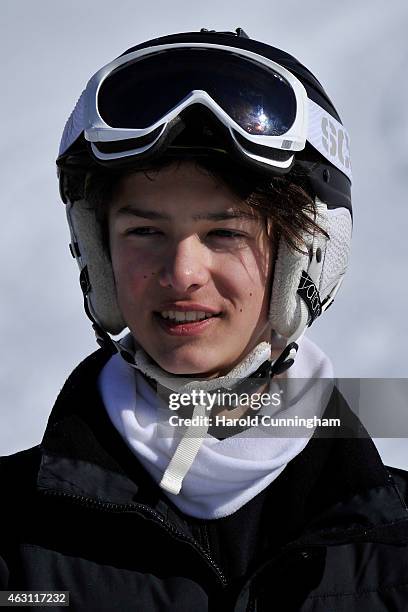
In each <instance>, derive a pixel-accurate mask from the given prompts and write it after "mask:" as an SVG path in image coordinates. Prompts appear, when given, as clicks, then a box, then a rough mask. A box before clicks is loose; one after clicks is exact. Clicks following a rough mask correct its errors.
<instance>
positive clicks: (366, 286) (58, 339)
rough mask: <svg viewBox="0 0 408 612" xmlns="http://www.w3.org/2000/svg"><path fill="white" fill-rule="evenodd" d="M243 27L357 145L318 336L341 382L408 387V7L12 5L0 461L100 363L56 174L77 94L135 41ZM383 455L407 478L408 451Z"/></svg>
mask: <svg viewBox="0 0 408 612" xmlns="http://www.w3.org/2000/svg"><path fill="white" fill-rule="evenodd" d="M238 26H239V27H243V28H244V29H245V30H246V31H247V32H248V34H249V35H250V36H251V37H252V38H256V39H259V40H262V41H264V42H267V43H270V44H272V45H274V46H277V47H281V48H283V49H285V50H286V51H288V52H290V53H292V54H293V55H295V56H296V57H298V58H299V59H300V60H301V61H302V62H303V63H304V64H306V66H308V67H310V68H311V69H312V71H313V72H314V73H315V75H316V76H317V77H318V78H319V80H320V81H321V82H322V83H323V85H324V86H325V87H326V88H327V90H328V92H329V94H330V97H331V98H332V99H333V100H334V102H335V105H336V107H337V109H338V110H339V112H340V115H341V117H342V119H343V122H344V123H345V125H346V126H347V129H348V131H349V133H350V134H351V145H352V161H353V172H354V187H353V206H354V211H355V232H354V243H353V257H352V262H351V265H350V269H349V272H348V275H347V277H346V280H345V282H344V284H343V287H342V290H341V292H340V294H339V296H338V298H337V301H336V304H335V306H333V308H331V309H330V310H329V311H328V312H327V314H326V315H325V316H324V318H322V320H321V321H318V322H317V323H316V325H315V326H314V328H313V329H311V330H310V334H309V336H310V337H311V338H312V339H313V340H315V341H316V342H317V343H318V344H319V345H320V346H321V347H322V348H323V350H324V351H325V352H326V353H327V354H328V355H329V356H330V357H331V359H332V361H333V363H334V366H335V372H336V375H337V376H338V377H368V378H389V377H401V378H406V377H407V376H408V362H407V358H406V354H405V346H406V343H407V338H408V318H407V315H406V311H407V307H408V303H407V302H408V291H407V262H408V247H407V235H408V206H407V205H408V201H407V193H408V118H407V108H408V84H407V83H408V73H407V66H408V42H407V30H408V3H407V2H406V0H394V1H391V2H389V3H384V2H383V1H382V0H381V1H378V0H359V2H354V1H351V0H346V1H344V2H337V3H335V2H331V3H328V2H327V1H325V0H308V1H307V2H301V1H300V0H297V1H295V0H287V1H286V2H284V3H283V2H277V1H276V0H258V1H257V2H256V3H252V4H250V3H248V1H247V0H246V1H245V2H244V1H242V0H231V1H227V0H218V1H217V2H216V1H215V0H207V1H206V2H200V3H198V2H193V3H192V2H187V0H181V1H177V0H173V2H171V3H169V2H167V1H164V0H153V1H152V2H147V1H146V0H139V2H135V1H134V0H116V2H115V3H112V2H111V0H69V2H63V3H62V2H55V0H41V1H40V0H1V3H0V46H1V57H2V87H1V97H0V107H1V120H2V123H1V138H0V148H1V163H0V175H1V179H0V193H1V207H2V209H1V210H2V224H1V230H0V231H1V240H0V261H1V272H0V274H1V278H0V285H1V304H0V309H1V311H0V322H1V323H0V325H1V329H0V338H1V340H0V360H1V361H0V363H1V368H0V388H1V396H2V407H1V410H2V413H1V418H0V455H1V454H9V453H11V452H15V451H17V450H20V449H23V448H27V447H29V446H32V445H34V444H36V443H38V442H39V441H40V440H41V437H42V434H43V431H44V428H45V425H46V421H47V417H48V415H49V413H50V411H51V408H52V405H53V402H54V400H55V397H56V395H57V393H58V391H59V390H60V388H61V386H62V385H63V383H64V381H65V379H66V377H67V376H68V374H69V373H70V372H71V371H72V369H73V368H74V366H75V365H76V364H77V363H78V362H79V361H80V360H81V359H82V358H83V357H85V356H86V355H87V354H89V353H90V352H91V351H93V350H94V349H95V348H96V345H95V341H94V338H93V333H92V330H91V327H90V325H89V323H88V321H87V319H86V317H85V314H84V313H83V310H82V299H81V294H80V290H79V286H78V280H77V277H78V271H77V267H76V263H75V262H74V260H73V259H72V258H71V256H70V254H69V252H68V230H67V227H66V223H65V217H64V208H63V205H62V203H61V202H60V200H59V196H58V188H57V181H56V175H55V167H54V160H55V157H56V154H57V150H58V143H59V138H60V134H61V132H62V129H63V126H64V124H65V121H66V119H67V117H68V115H69V113H70V112H71V110H72V108H73V106H74V104H75V102H76V100H77V98H78V96H79V94H80V93H81V91H82V89H83V87H84V86H85V84H86V82H87V80H88V79H89V77H90V76H91V75H92V74H93V73H94V72H95V71H96V70H97V69H98V68H100V67H101V66H102V65H103V64H105V63H107V62H108V61H110V60H111V59H113V58H114V57H115V56H117V55H119V54H120V53H122V52H123V51H124V50H125V49H127V48H128V47H130V46H133V45H135V44H137V43H138V42H141V41H143V40H147V39H148V38H153V37H155V36H160V35H164V34H167V33H172V32H177V31H191V30H199V29H200V28H201V27H206V28H208V29H217V30H234V29H235V28H236V27H238ZM407 401H408V400H407ZM387 408H388V406H387V405H385V404H384V411H387ZM407 419H408V410H407ZM377 444H378V447H379V449H380V451H381V453H382V456H383V459H384V460H385V462H386V463H388V464H392V465H396V466H400V467H405V468H408V441H407V440H403V439H384V440H380V441H377Z"/></svg>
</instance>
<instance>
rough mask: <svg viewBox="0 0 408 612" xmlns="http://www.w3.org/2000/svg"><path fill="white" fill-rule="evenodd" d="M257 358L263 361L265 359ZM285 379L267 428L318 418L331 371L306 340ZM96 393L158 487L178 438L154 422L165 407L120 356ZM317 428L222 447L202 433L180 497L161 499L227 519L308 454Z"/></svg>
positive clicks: (239, 439)
mask: <svg viewBox="0 0 408 612" xmlns="http://www.w3.org/2000/svg"><path fill="white" fill-rule="evenodd" d="M263 344H267V343H263ZM269 353H270V348H269ZM261 358H262V360H264V359H265V357H264V352H263V353H262V357H261ZM258 360H259V359H258ZM260 363H262V361H260ZM260 363H258V364H256V363H255V365H254V366H253V368H251V371H255V370H256V368H257V367H258V366H259V365H260ZM239 365H241V364H239ZM255 366H256V367H255ZM237 367H238V368H239V366H237ZM234 371H235V369H234ZM230 374H231V373H230ZM286 377H287V382H288V381H289V385H287V384H286V383H283V382H282V380H284V379H275V378H274V379H273V380H272V381H271V385H270V388H269V393H270V394H272V393H276V392H279V388H280V387H282V388H283V391H282V390H281V393H283V395H282V397H283V401H282V404H281V405H280V406H279V409H278V413H277V414H276V411H277V409H276V408H275V409H274V411H275V412H274V413H273V414H272V413H271V410H270V409H268V410H265V409H262V408H261V409H260V410H259V411H257V412H258V414H263V413H264V414H267V415H271V417H272V419H271V423H272V422H273V418H275V417H276V418H277V417H279V418H286V419H292V422H293V421H294V419H295V417H297V418H304V419H307V418H309V419H312V417H314V416H317V417H320V416H321V414H322V412H323V411H324V409H325V408H326V405H327V402H328V399H329V397H330V394H331V390H332V388H333V381H332V379H333V370H332V366H331V363H330V361H329V359H328V358H327V357H326V355H325V354H324V353H323V352H322V351H321V350H320V349H319V348H318V347H317V346H316V345H315V344H313V343H312V342H311V341H310V340H308V339H307V338H303V339H302V340H301V342H300V345H299V350H298V354H297V357H296V360H295V363H294V364H293V365H292V367H291V368H290V369H289V370H288V371H287V373H286ZM286 377H285V378H286ZM321 379H325V380H321ZM205 382H207V383H210V381H205ZM219 382H220V379H218V383H219ZM98 386H99V390H100V393H101V396H102V400H103V403H104V405H105V408H106V410H107V412H108V415H109V417H110V419H111V421H112V423H113V425H114V426H115V428H116V429H117V430H118V432H119V433H120V435H121V436H122V438H123V439H124V441H125V442H126V444H127V445H128V446H129V448H130V449H131V450H132V451H133V452H134V453H135V455H136V456H137V457H138V459H139V461H140V462H141V463H142V465H143V466H144V468H145V469H146V470H147V472H148V473H149V474H150V475H151V476H152V478H153V479H154V480H155V481H156V482H157V483H159V482H160V481H161V479H162V477H163V474H164V472H165V471H166V468H167V467H168V465H169V463H170V461H171V459H172V457H173V455H174V453H175V451H176V449H177V446H178V444H179V442H180V436H181V433H180V431H178V430H179V429H180V428H177V427H171V426H170V425H169V424H168V421H165V420H163V419H159V418H158V412H159V410H160V413H161V414H163V412H162V411H163V408H164V402H163V400H162V399H161V398H160V397H158V396H157V394H156V393H155V391H154V390H153V388H152V387H151V386H150V385H149V383H148V382H147V381H146V379H145V378H144V376H143V375H142V374H141V373H140V372H139V371H138V370H135V369H134V368H132V367H131V366H130V365H129V364H127V363H126V362H125V361H124V360H123V359H122V358H121V356H120V355H119V354H116V355H114V356H113V357H111V359H110V360H109V361H108V362H107V364H106V365H105V367H104V368H103V370H102V372H101V374H100V377H99V380H98ZM275 420H276V419H275ZM314 428H315V426H312V425H309V426H308V427H307V428H305V427H304V428H302V429H299V428H297V427H292V426H288V427H286V428H282V427H276V426H274V425H267V426H264V427H263V426H255V427H250V428H249V429H245V430H244V431H241V432H240V433H237V434H235V435H233V436H231V437H227V438H225V439H223V440H218V439H217V438H215V437H213V436H211V435H210V434H208V433H207V434H206V435H205V436H204V439H203V441H202V443H201V445H200V448H199V450H198V453H197V455H196V456H195V459H194V461H193V463H192V465H191V467H190V469H189V471H188V472H187V474H186V475H185V477H184V480H183V483H182V487H181V490H180V492H179V494H178V495H174V494H172V493H169V492H166V495H167V496H168V497H169V498H170V499H171V501H172V502H173V503H174V504H175V505H176V506H177V507H178V508H179V509H180V510H181V511H182V512H184V513H185V514H188V515H190V516H194V517H197V518H204V519H214V518H221V517H224V516H228V515H230V514H232V513H234V512H236V511H237V510H238V509H239V508H241V507H242V506H243V505H244V504H246V503H247V502H248V501H249V500H251V499H252V498H253V497H255V496H256V495H257V494H258V493H259V492H260V491H262V490H263V489H264V488H266V487H267V486H268V485H269V484H270V483H271V482H272V481H273V480H275V479H276V478H277V477H278V476H279V474H281V472H282V471H283V470H284V469H285V467H286V466H287V464H288V463H289V462H290V461H291V460H292V459H294V457H296V455H298V454H299V453H300V452H301V451H302V450H303V449H304V448H305V446H306V444H307V443H308V441H309V439H310V437H311V436H312V434H313V431H314ZM284 436H285V437H284Z"/></svg>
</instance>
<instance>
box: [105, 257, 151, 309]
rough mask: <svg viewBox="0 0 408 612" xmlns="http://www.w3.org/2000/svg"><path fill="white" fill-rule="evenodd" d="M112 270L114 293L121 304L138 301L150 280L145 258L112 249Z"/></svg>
mask: <svg viewBox="0 0 408 612" xmlns="http://www.w3.org/2000/svg"><path fill="white" fill-rule="evenodd" d="M111 253H112V269H113V275H114V278H115V285H116V291H117V295H118V299H119V302H120V303H121V304H124V303H128V302H132V301H139V298H140V296H142V295H143V294H144V292H145V290H146V286H147V284H148V283H149V280H151V277H152V272H151V266H149V265H148V262H146V258H141V257H140V256H137V257H136V256H135V254H134V253H133V252H132V251H131V250H129V249H124V248H115V246H114V245H113V248H112V249H111Z"/></svg>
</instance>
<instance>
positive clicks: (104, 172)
mask: <svg viewBox="0 0 408 612" xmlns="http://www.w3.org/2000/svg"><path fill="white" fill-rule="evenodd" d="M183 159H184V158H175V157H164V158H160V159H158V160H156V161H154V162H153V163H150V164H149V165H146V166H143V168H137V169H135V168H131V169H126V170H124V169H123V168H122V169H120V170H118V169H105V168H96V169H93V170H92V171H90V172H89V173H88V174H87V176H86V180H85V184H84V190H83V196H84V197H85V199H86V200H87V202H88V203H89V204H90V205H91V206H92V207H93V208H94V209H95V213H96V217H97V220H98V221H99V223H100V224H101V228H102V235H103V243H104V245H106V248H107V250H108V252H109V227H108V214H109V207H110V203H111V202H112V199H113V198H114V197H115V193H116V190H117V188H118V185H119V182H120V180H121V179H122V178H123V177H124V176H126V175H129V174H133V173H134V172H145V174H146V176H148V173H149V171H150V172H152V171H153V172H154V171H158V170H160V169H161V168H164V167H166V166H169V165H170V164H172V163H175V162H181V161H182V160H183ZM191 159H193V160H194V161H195V163H196V165H197V167H198V168H201V169H203V170H205V171H207V172H208V173H209V174H210V175H211V176H212V177H214V178H215V179H216V180H222V181H223V182H224V183H226V184H227V185H228V187H229V188H230V189H231V190H232V192H233V193H235V194H236V195H238V196H239V197H240V198H241V199H242V201H243V202H244V203H246V204H247V205H249V206H250V207H251V208H253V209H254V210H255V211H257V212H258V214H259V215H260V216H261V217H262V218H263V219H265V220H270V221H271V227H272V236H271V239H272V240H274V241H275V240H276V241H277V240H278V238H279V237H280V236H282V237H283V238H284V240H285V241H286V242H287V244H288V245H289V247H290V248H292V249H293V250H295V251H299V252H305V251H304V250H303V249H302V247H305V243H304V240H303V234H304V233H309V234H312V233H314V232H319V233H323V234H325V235H326V236H327V234H326V232H325V231H324V230H323V229H322V228H321V227H320V226H319V225H318V224H317V223H316V216H317V211H316V205H315V201H314V198H313V196H312V193H311V190H310V187H309V185H308V182H307V178H306V176H305V175H304V174H302V173H300V172H299V171H297V172H296V171H293V170H292V171H291V172H290V173H289V174H287V175H283V176H275V177H273V178H271V177H270V176H268V177H266V176H265V174H263V175H261V174H259V173H254V171H248V169H247V168H241V167H239V166H237V165H236V164H235V165H232V164H231V162H228V161H227V162H226V161H225V160H224V159H218V158H216V157H200V158H190V160H191Z"/></svg>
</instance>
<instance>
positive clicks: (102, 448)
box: [37, 349, 408, 542]
mask: <svg viewBox="0 0 408 612" xmlns="http://www.w3.org/2000/svg"><path fill="white" fill-rule="evenodd" d="M110 357H111V354H110V353H109V352H107V351H105V350H103V349H100V350H98V351H96V352H95V353H93V354H92V355H90V356H89V357H87V358H86V359H85V360H84V361H83V362H82V363H81V364H80V365H79V366H78V367H77V368H76V369H75V370H74V371H73V373H72V374H71V376H70V377H69V378H68V380H67V381H66V383H65V385H64V387H63V389H62V390H61V392H60V394H59V396H58V398H57V400H56V403H55V405H54V408H53V410H52V412H51V415H50V418H49V421H48V425H47V428H46V431H45V434H44V438H43V440H42V443H41V452H42V459H41V464H40V468H39V472H38V479H37V487H38V489H39V490H40V491H48V492H52V493H55V494H64V495H70V496H75V497H81V498H86V499H90V500H95V501H98V502H101V503H105V504H121V505H122V504H136V503H138V504H145V505H147V506H150V507H151V508H153V509H155V510H157V511H159V512H162V513H163V514H165V515H166V516H168V515H169V513H170V514H173V515H175V513H172V504H171V502H170V501H168V500H167V498H165V496H164V495H163V492H162V491H161V489H160V488H159V487H158V485H157V484H156V483H155V482H153V480H152V479H151V478H150V476H149V475H148V474H147V473H146V472H145V470H144V468H143V467H142V466H141V464H140V463H139V461H138V460H137V458H136V457H135V456H134V454H133V453H132V452H131V451H130V449H129V448H128V447H127V446H126V444H125V443H124V441H123V440H122V438H121V436H120V435H119V433H118V432H117V431H116V429H115V428H114V427H113V425H112V423H111V422H110V420H109V417H108V415H107V412H106V410H105V408H104V406H103V403H102V400H101V397H100V395H99V392H98V389H97V379H98V376H99V373H100V371H101V369H102V368H103V366H104V365H105V363H106V362H107V360H108V359H109V358H110ZM325 416H328V417H329V416H330V417H332V416H337V417H340V418H341V421H342V427H341V431H340V432H339V431H338V432H337V436H336V437H335V438H334V437H333V438H328V437H327V433H328V431H327V429H326V430H324V431H322V430H320V429H317V430H316V432H315V435H314V436H313V438H312V439H311V440H310V442H309V443H308V444H307V446H306V447H305V449H304V450H303V451H302V452H301V453H300V454H299V455H298V456H297V457H296V458H295V459H294V460H293V461H291V462H290V463H289V464H288V466H287V467H286V468H285V470H284V471H283V472H282V474H281V475H280V476H279V477H278V479H277V480H276V481H275V482H274V483H273V484H272V485H271V490H272V491H273V500H272V505H274V506H275V507H276V500H279V502H280V503H279V504H278V510H276V508H275V510H274V512H278V514H279V512H281V514H282V520H285V521H286V523H288V524H290V525H292V532H293V534H294V535H295V534H300V533H301V534H302V538H303V539H305V541H307V540H312V541H314V542H317V541H321V542H324V541H333V539H334V541H343V540H344V541H347V539H350V537H351V536H353V538H354V539H355V538H356V537H357V538H358V537H368V536H370V537H371V538H373V537H381V532H382V531H381V530H383V529H384V527H385V526H386V525H388V526H389V525H390V524H394V525H396V526H397V528H396V531H395V538H396V539H398V540H399V541H400V540H401V531H400V530H399V526H401V524H403V525H404V529H405V531H404V533H405V537H407V538H408V536H407V532H408V510H407V508H406V506H405V503H404V502H403V500H402V497H401V495H400V494H399V492H398V489H397V488H396V486H395V485H394V483H393V480H392V477H391V475H390V473H389V471H388V470H387V469H386V467H385V466H384V464H383V463H382V461H381V458H380V456H379V454H378V452H377V450H376V448H375V446H374V443H373V442H372V440H371V439H370V438H369V437H368V434H367V432H365V430H364V428H363V427H362V425H361V423H360V422H359V421H358V419H357V418H356V416H355V415H354V414H353V413H352V411H351V410H350V409H349V408H348V406H347V404H346V403H345V401H344V400H343V398H342V397H341V395H340V394H339V393H338V392H337V390H335V391H334V392H333V395H332V398H331V400H330V402H329V406H328V409H327V414H326V415H325ZM334 433H335V432H331V434H333V435H334ZM346 435H347V436H348V437H345V436H346ZM278 519H279V517H278ZM401 522H402V523H401ZM388 533H390V531H389V529H388ZM376 534H377V535H376ZM388 537H389V536H388ZM319 539H320V540H319Z"/></svg>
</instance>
